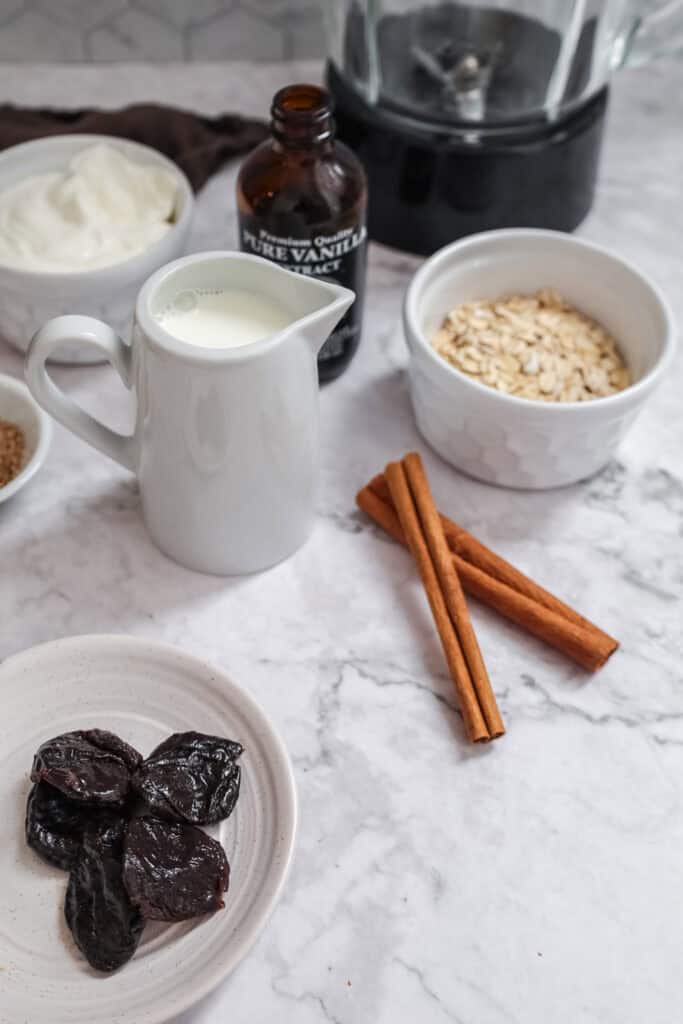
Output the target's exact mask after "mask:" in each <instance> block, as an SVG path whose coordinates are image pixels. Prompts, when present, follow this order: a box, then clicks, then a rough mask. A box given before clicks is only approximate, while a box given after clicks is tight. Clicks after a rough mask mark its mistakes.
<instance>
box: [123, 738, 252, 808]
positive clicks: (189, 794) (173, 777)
mask: <svg viewBox="0 0 683 1024" xmlns="http://www.w3.org/2000/svg"><path fill="white" fill-rule="evenodd" d="M242 750H243V748H242V746H241V744H239V743H235V742H234V741H233V740H226V739H222V738H221V737H219V736H206V735H204V733H200V732H176V733H174V734H173V735H172V736H169V738H168V739H167V740H165V741H164V742H163V743H161V744H160V745H159V746H158V747H156V749H155V750H153V751H152V753H151V754H150V755H149V757H147V758H145V760H144V761H143V763H142V765H141V767H140V768H139V770H138V772H137V774H136V775H135V777H134V779H133V786H134V788H135V789H136V790H137V792H138V793H139V794H140V796H141V797H143V799H144V800H145V801H146V803H147V804H148V805H149V807H150V808H151V809H152V810H153V811H155V812H156V813H158V814H161V815H162V816H167V817H170V818H175V819H180V820H181V821H188V822H190V823H191V824H193V825H211V824H213V823H214V822H216V821H220V820H221V819H222V818H227V817H228V815H229V814H230V813H231V811H232V809H233V807H234V806H235V804H236V802H237V797H238V796H239V791H240V768H239V765H238V764H237V759H238V757H239V756H240V754H241V753H242Z"/></svg>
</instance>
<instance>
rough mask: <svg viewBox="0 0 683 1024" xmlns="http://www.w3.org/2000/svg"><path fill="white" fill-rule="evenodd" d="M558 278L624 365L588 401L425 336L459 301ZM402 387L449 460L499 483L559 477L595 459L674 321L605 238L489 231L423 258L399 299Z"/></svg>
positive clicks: (612, 441)
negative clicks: (512, 381)
mask: <svg viewBox="0 0 683 1024" xmlns="http://www.w3.org/2000/svg"><path fill="white" fill-rule="evenodd" d="M544 287H551V288H555V289H556V290H557V291H558V292H560V294H561V295H563V296H564V297H565V298H566V299H568V300H569V302H571V303H572V304H573V305H575V306H576V307H577V308H578V309H580V310H582V311H583V312H585V313H588V314H589V315H590V316H592V317H594V318H595V319H596V320H599V321H600V323H602V324H603V325H604V326H605V327H606V328H607V330H608V331H610V332H611V333H612V334H613V335H614V337H615V338H616V339H617V342H618V344H619V346H620V348H621V351H622V353H623V355H624V357H625V359H626V361H627V363H628V365H629V367H630V369H631V372H632V374H633V378H634V383H633V384H632V385H631V386H630V387H628V388H626V389H625V390H624V391H621V392H619V393H618V394H616V395H610V396H609V397H607V398H597V399H594V400H592V401H589V402H562V403H559V402H558V403H550V402H539V401H532V400H529V399H523V398H516V397H513V396H511V395H507V394H504V393H503V392H501V391H496V390H495V389H493V388H490V387H488V386H487V385H485V384H480V383H478V382H477V381H476V380H475V379H473V378H472V377H468V376H467V375H465V374H463V373H461V372H460V371H459V370H456V369H455V367H453V366H451V365H450V363H447V362H446V361H445V360H444V359H443V358H442V357H441V356H439V355H437V353H436V352H435V351H434V349H433V348H432V347H431V345H430V344H429V339H430V337H432V335H433V333H434V331H435V330H436V329H437V328H438V327H439V326H440V324H441V321H442V320H443V317H444V315H445V314H446V313H447V312H448V311H449V310H450V309H452V308H453V306H456V305H457V304H458V303H460V302H465V301H467V300H472V299H482V298H496V297H498V296H500V295H504V294H506V293H511V292H518V293H522V294H524V293H526V294H529V293H533V292H535V291H537V290H538V289H539V288H544ZM403 317H404V327H405V334H406V339H407V342H408V347H409V350H410V357H411V358H410V370H409V373H410V392H411V398H412V402H413V409H414V411H415V418H416V420H417V425H418V428H419V430H420V433H421V434H422V435H423V436H424V438H425V440H426V441H427V442H428V443H429V444H430V445H431V446H432V447H433V448H434V449H435V450H436V451H437V452H438V453H439V454H440V455H441V456H442V457H443V458H444V459H446V460H447V461H448V462H450V463H451V464H452V465H454V466H455V467H456V468H458V469H460V470H462V471H463V472H465V473H468V474H469V475H471V476H474V477H477V478H478V479H480V480H485V481H487V482H488V483H493V484H500V485H502V486H504V487H522V488H538V489H541V488H546V487H559V486H561V485H563V484H569V483H574V482H575V481H577V480H582V479H585V478H586V477H589V476H591V475H592V474H594V473H596V472H597V471H598V470H599V469H601V468H602V467H603V466H604V465H605V463H606V462H607V461H608V460H609V459H610V457H611V456H612V454H613V453H614V450H615V448H616V447H617V445H618V444H619V442H620V441H621V439H622V438H623V436H624V434H625V433H626V431H627V430H628V429H629V427H630V426H631V424H632V423H633V421H634V419H635V418H636V416H637V414H638V413H639V412H640V410H641V408H642V406H643V403H644V402H645V401H646V399H647V398H648V396H649V395H651V394H652V392H653V390H654V388H655V386H656V385H657V383H658V382H659V380H660V379H661V377H662V374H663V372H664V370H665V368H666V367H667V366H668V365H669V363H670V360H671V356H672V355H673V351H674V325H673V320H672V316H671V312H670V310H669V307H668V304H667V302H666V300H665V299H664V297H663V296H662V294H661V292H660V291H659V289H658V288H657V287H656V285H654V284H653V283H652V281H650V280H648V278H647V277H645V276H644V275H643V274H642V273H640V271H638V270H636V268H635V267H634V266H633V265H632V264H630V263H628V262H627V261H626V260H624V259H621V258H620V257H617V256H615V255H613V254H612V253H610V252H608V251H607V250H606V249H602V248H601V247H600V246H597V245H593V244H592V243H590V242H585V241H583V240H581V239H578V238H575V237H573V236H572V235H566V234H562V233H560V232H555V231H536V230H526V229H512V230H501V231H488V232H486V233H484V234H480V235H473V236H471V237H470V238H466V239H463V240H461V241H458V242H454V243H453V244H452V245H448V246H446V247H445V248H443V249H441V250H439V252H437V253H435V254H434V256H432V257H430V259H428V260H427V261H426V262H425V263H424V264H423V265H422V267H421V268H420V270H419V271H418V272H417V274H416V275H415V277H414V278H413V280H412V282H411V284H410V286H409V288H408V291H407V294H406V298H405V304H404V310H403Z"/></svg>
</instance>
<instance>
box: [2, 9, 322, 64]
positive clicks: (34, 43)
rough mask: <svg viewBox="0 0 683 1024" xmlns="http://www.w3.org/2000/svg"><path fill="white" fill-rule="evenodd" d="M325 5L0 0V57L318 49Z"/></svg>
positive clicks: (279, 53)
mask: <svg viewBox="0 0 683 1024" xmlns="http://www.w3.org/2000/svg"><path fill="white" fill-rule="evenodd" d="M322 6H323V4H322V0H0V60H3V61H5V62H8V61H35V62H51V61H91V60H94V61H135V60H144V61H169V60H231V59H238V58H239V59H251V60H288V59H292V58H300V57H318V56H321V55H322V52H323V31H322V14H321V10H322Z"/></svg>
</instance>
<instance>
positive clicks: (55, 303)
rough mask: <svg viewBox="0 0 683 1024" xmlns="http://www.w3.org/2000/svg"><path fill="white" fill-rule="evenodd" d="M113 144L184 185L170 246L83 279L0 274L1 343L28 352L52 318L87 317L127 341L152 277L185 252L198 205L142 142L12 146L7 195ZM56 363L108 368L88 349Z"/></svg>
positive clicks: (77, 139)
mask: <svg viewBox="0 0 683 1024" xmlns="http://www.w3.org/2000/svg"><path fill="white" fill-rule="evenodd" d="M98 142H106V143H107V144H108V145H110V146H114V147H115V148H116V149H119V150H121V152H123V153H125V155H126V156H127V157H128V158H129V159H131V160H135V161H137V162H138V163H145V164H160V165H161V166H163V167H165V168H166V169H167V170H169V171H171V173H172V174H174V175H175V177H176V179H177V182H178V192H177V201H176V214H175V222H174V224H173V226H172V227H171V229H170V231H168V232H167V233H166V234H165V235H164V237H163V238H161V239H160V240H159V241H158V242H156V243H155V244H154V245H152V246H150V248H149V249H146V250H145V251H144V252H142V253H139V254H138V255H137V256H133V257H132V258H131V259H128V260H124V261H123V262H121V263H115V264H112V266H110V267H102V268H101V269H99V270H89V271H78V272H76V273H48V272H45V271H29V270H14V269H12V268H10V267H3V266H0V310H1V311H2V318H1V319H0V336H2V337H4V338H5V339H6V340H7V341H9V342H10V344H12V345H14V346H15V348H18V349H20V350H21V351H22V352H25V351H26V349H27V348H28V344H29V342H30V340H31V338H32V337H33V335H34V334H35V332H36V331H37V329H38V328H39V327H40V326H41V325H42V324H44V323H45V321H46V320H49V319H50V317H53V316H59V315H60V314H62V313H73V312H74V311H77V312H78V313H83V314H84V315H86V316H95V317H98V318H99V319H100V320H106V322H107V323H110V324H111V325H112V326H113V327H114V328H115V329H116V330H117V331H118V332H119V333H121V334H122V335H123V336H125V337H127V335H128V332H129V327H130V323H131V321H132V314H133V308H134V306H135V297H136V296H137V293H138V292H139V290H140V287H141V285H142V284H143V282H144V281H146V279H147V278H148V277H149V275H150V274H152V273H154V271H155V270H158V268H159V267H162V266H163V265H164V264H165V263H169V262H170V261H171V260H174V259H177V258H178V257H179V256H181V255H182V254H183V252H184V249H185V245H186V243H187V235H188V232H189V229H190V222H191V220H192V211H193V207H194V197H193V194H192V189H191V187H190V183H189V181H188V180H187V178H186V177H185V175H184V174H183V172H182V171H181V170H180V168H179V167H177V166H176V164H174V163H173V161H171V160H169V159H168V158H167V157H165V156H163V155H162V154H161V153H159V152H157V150H155V149H151V148H150V147H149V146H143V145H142V144H141V143H138V142H131V141H129V140H128V139H117V138H113V137H110V136H107V135H86V134H84V135H58V136H52V137H50V138H45V139H35V140H34V141H32V142H24V143H22V144H21V145H19V146H11V147H10V148H9V149H6V150H4V152H2V153H0V191H1V190H2V189H5V188H8V187H10V186H11V185H14V184H15V183H16V182H17V181H20V180H21V179H22V178H26V177H27V176H28V175H31V174H41V173H45V172H46V171H57V170H64V169H65V168H66V166H67V164H68V163H69V160H70V159H71V158H72V157H73V156H75V155H76V153H80V152H81V150H83V149H85V148H86V147H88V146H92V145H93V144H95V143H98ZM54 358H55V360H56V361H57V362H65V363H92V362H101V357H100V356H99V354H97V353H94V350H93V351H91V350H90V349H87V350H86V351H85V352H84V350H83V346H78V345H74V346H70V345H68V344H67V345H65V346H64V347H63V348H62V349H60V351H59V353H58V354H56V355H55V357H54Z"/></svg>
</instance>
